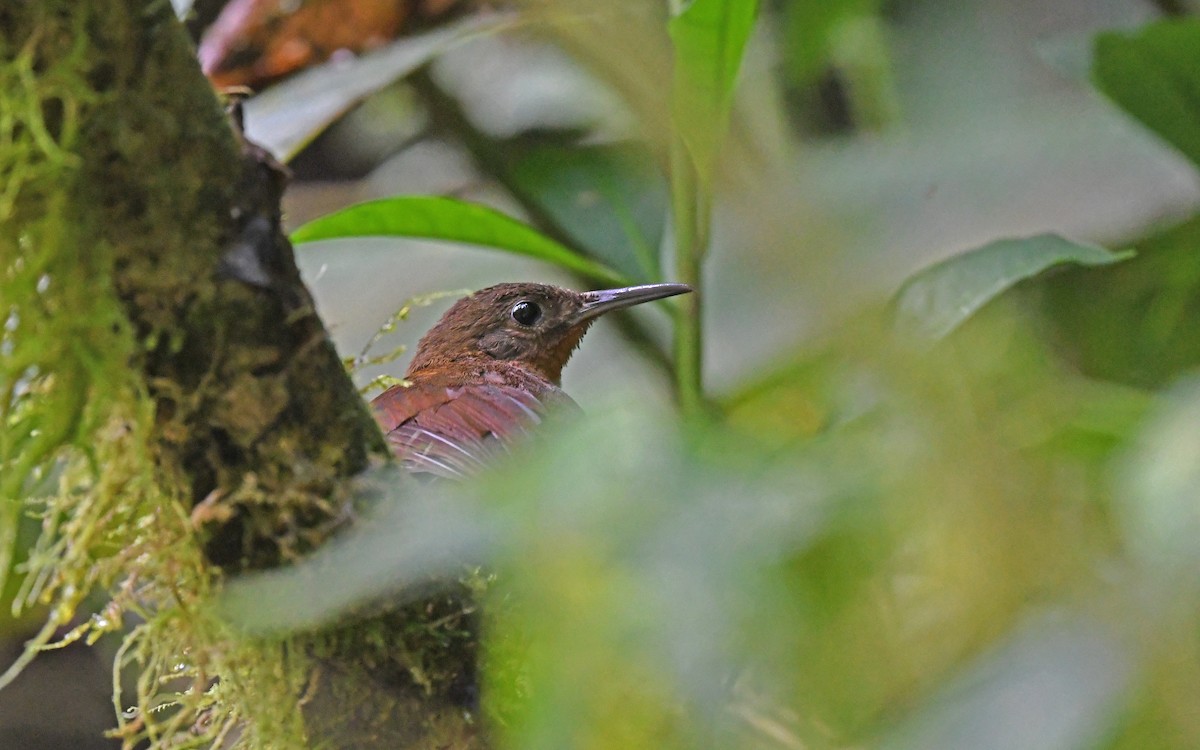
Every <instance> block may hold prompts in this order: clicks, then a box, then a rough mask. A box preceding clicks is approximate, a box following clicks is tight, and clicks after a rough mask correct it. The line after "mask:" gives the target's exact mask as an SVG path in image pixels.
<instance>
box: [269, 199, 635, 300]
mask: <svg viewBox="0 0 1200 750" xmlns="http://www.w3.org/2000/svg"><path fill="white" fill-rule="evenodd" d="M347 237H407V238H412V239H426V240H446V241H448V242H461V243H464V244H469V245H482V246H484V247H493V248H496V249H499V250H506V251H508V252H510V253H515V254H517V255H526V256H529V257H531V258H537V259H538V260H544V261H546V262H547V263H552V264H554V265H556V266H558V267H560V268H564V269H566V270H568V271H574V272H576V273H580V274H583V275H584V276H587V277H589V278H592V279H595V280H596V281H602V282H604V283H613V284H626V283H628V281H627V279H626V278H625V277H624V276H622V275H621V274H619V273H617V272H616V271H613V270H612V269H610V268H608V267H606V266H604V265H602V264H600V263H597V262H596V261H593V260H590V259H588V258H584V257H583V256H581V255H578V254H577V253H575V252H574V251H572V250H571V249H569V248H567V247H565V246H563V245H561V244H559V243H558V242H555V241H554V240H552V239H550V238H549V237H547V236H546V235H544V234H542V233H541V232H539V231H537V230H536V229H534V228H533V227H531V226H529V225H528V224H523V223H522V222H520V221H517V220H516V219H514V218H512V217H510V216H507V215H506V214H503V213H500V212H499V211H497V210H495V209H493V208H488V207H487V206H481V205H479V204H476V203H467V202H465V201H459V200H455V199H453V198H441V197H434V196H402V197H397V198H382V199H380V200H374V201H367V202H366V203H359V204H358V205H356V206H351V207H349V208H347V209H344V210H342V211H337V212H335V213H332V214H328V215H327V216H322V217H321V218H319V219H315V220H314V221H310V222H309V223H307V224H305V225H304V226H302V227H300V228H299V229H297V230H296V231H295V232H292V242H294V243H296V244H301V243H304V242H314V241H316V240H334V239H344V238H347Z"/></svg>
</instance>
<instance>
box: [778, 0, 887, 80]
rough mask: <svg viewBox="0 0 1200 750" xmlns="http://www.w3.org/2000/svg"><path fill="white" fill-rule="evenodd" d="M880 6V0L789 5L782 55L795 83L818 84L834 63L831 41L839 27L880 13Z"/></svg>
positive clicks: (784, 15)
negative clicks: (821, 76) (829, 66)
mask: <svg viewBox="0 0 1200 750" xmlns="http://www.w3.org/2000/svg"><path fill="white" fill-rule="evenodd" d="M879 4H880V3H879V0H822V2H798V3H787V4H786V5H785V6H784V7H783V13H782V21H783V35H784V39H785V40H786V44H784V45H783V49H782V50H780V52H781V53H782V55H783V62H784V64H785V65H786V67H787V70H788V72H789V74H790V76H791V78H792V81H793V82H795V83H799V84H803V85H807V84H810V83H812V82H813V81H815V80H816V78H817V77H818V76H819V75H820V73H821V72H822V71H823V70H824V69H825V66H826V65H828V64H829V62H830V60H829V56H830V46H831V44H830V42H831V37H832V36H833V32H834V31H835V30H836V29H837V27H838V26H839V25H841V24H844V23H846V22H847V21H850V20H851V19H854V18H859V17H862V16H870V15H874V14H876V13H878V12H879Z"/></svg>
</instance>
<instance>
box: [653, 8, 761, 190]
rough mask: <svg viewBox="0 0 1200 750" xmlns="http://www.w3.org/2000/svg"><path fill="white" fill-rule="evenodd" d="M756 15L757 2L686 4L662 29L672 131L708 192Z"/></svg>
mask: <svg viewBox="0 0 1200 750" xmlns="http://www.w3.org/2000/svg"><path fill="white" fill-rule="evenodd" d="M757 11H758V2H757V0H692V1H691V2H690V3H688V4H687V6H686V7H684V8H683V10H682V11H680V12H679V13H677V14H676V15H675V16H674V17H673V18H672V19H671V21H670V23H669V25H668V31H669V32H670V35H671V41H672V42H673V43H674V46H675V76H674V81H673V85H672V102H671V111H672V115H673V117H674V122H675V129H676V131H677V132H678V133H679V135H680V137H682V139H683V142H684V144H685V145H686V146H687V149H688V152H689V154H690V156H691V160H692V163H693V164H694V165H695V168H696V174H697V176H698V177H699V180H700V185H701V187H702V189H703V190H705V191H711V186H712V180H713V171H714V168H715V163H716V159H717V155H718V153H719V152H720V149H721V143H722V141H723V140H724V139H725V131H726V129H727V128H728V125H729V112H730V109H731V108H732V106H733V91H734V85H735V84H736V83H737V74H738V69H739V68H740V67H741V64H742V53H743V51H744V50H745V49H746V42H747V41H748V40H749V39H750V32H751V31H753V30H754V17H755V15H756V13H757ZM706 202H707V201H706Z"/></svg>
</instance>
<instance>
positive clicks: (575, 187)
mask: <svg viewBox="0 0 1200 750" xmlns="http://www.w3.org/2000/svg"><path fill="white" fill-rule="evenodd" d="M512 150H513V149H508V151H512ZM508 172H509V174H508V182H509V184H510V187H512V188H513V189H515V190H517V191H519V192H521V193H522V194H523V197H524V198H525V199H526V200H528V201H530V202H532V203H534V204H536V205H537V206H538V207H539V208H541V209H542V210H543V211H544V212H545V213H546V215H547V218H549V219H550V220H552V221H553V222H554V224H556V225H557V226H558V227H560V228H561V230H562V232H563V233H564V234H565V235H567V236H568V237H569V238H570V239H571V240H573V241H574V242H575V243H577V244H578V245H579V246H580V247H581V248H582V249H584V250H586V251H587V252H588V254H589V255H591V256H592V257H595V258H599V259H600V260H602V261H604V262H606V263H609V264H611V265H612V267H613V268H615V269H617V270H618V271H620V272H621V273H622V274H624V275H625V276H627V277H628V278H630V279H634V280H636V281H639V282H647V283H648V282H654V281H661V280H662V270H661V268H660V267H659V261H658V254H659V252H658V250H659V244H660V243H661V242H662V235H663V226H664V223H665V219H666V211H667V191H666V185H665V181H664V179H663V177H662V175H661V174H660V173H659V171H658V170H657V169H656V168H655V165H654V160H653V159H651V158H650V157H649V155H648V154H647V153H646V152H645V150H644V149H641V148H638V147H636V146H633V145H629V144H619V145H603V146H565V145H556V144H544V145H537V146H535V147H533V148H532V149H530V150H528V151H525V152H523V153H520V154H519V155H518V156H517V157H516V158H515V160H514V161H513V163H512V165H511V166H510V167H509V168H508Z"/></svg>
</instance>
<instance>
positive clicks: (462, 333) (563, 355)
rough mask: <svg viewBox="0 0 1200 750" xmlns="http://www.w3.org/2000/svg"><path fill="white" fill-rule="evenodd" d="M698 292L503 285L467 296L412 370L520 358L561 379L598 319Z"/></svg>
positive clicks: (431, 336)
mask: <svg viewBox="0 0 1200 750" xmlns="http://www.w3.org/2000/svg"><path fill="white" fill-rule="evenodd" d="M690 291H692V289H691V287H689V286H687V285H686V284H646V285H644V286H631V287H623V288H620V289H603V290H599V291H594V292H575V291H571V290H570V289H563V288H561V287H556V286H550V285H548V284H529V283H518V284H497V285H496V286H490V287H488V288H486V289H481V290H479V291H478V292H475V293H474V294H472V295H470V296H469V297H464V298H462V299H460V300H459V301H458V302H455V303H454V305H453V306H452V307H451V308H450V309H449V310H448V311H447V312H446V314H445V315H443V316H442V319H441V320H439V321H438V323H437V325H435V326H434V327H433V328H431V329H430V330H429V333H427V334H425V336H424V338H422V339H421V343H420V344H419V345H418V347H417V354H416V356H415V357H414V358H413V362H412V365H410V366H409V368H408V375H409V376H410V377H411V376H413V375H415V374H417V373H419V372H421V371H425V370H431V369H438V368H443V367H447V366H453V364H454V363H457V362H468V361H469V362H478V361H479V360H481V359H483V360H486V359H494V360H498V361H507V362H516V363H519V364H521V365H523V366H525V367H527V368H529V369H531V370H533V371H534V372H536V373H538V374H539V375H541V376H542V377H544V378H545V379H546V380H548V381H550V382H551V383H556V384H557V383H558V382H559V380H560V378H561V377H562V368H563V366H564V365H566V363H567V360H568V359H570V358H571V353H572V352H573V351H575V347H577V346H578V345H579V342H580V340H581V339H582V338H583V334H584V333H586V332H587V329H588V326H589V325H591V323H592V321H593V320H595V319H596V317H598V316H600V315H603V314H604V313H606V312H610V311H612V310H620V309H623V308H626V307H630V306H632V305H637V304H641V303H642V302H650V301H651V300H656V299H662V298H664V297H672V296H674V295H676V294H685V293H687V292H690Z"/></svg>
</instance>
